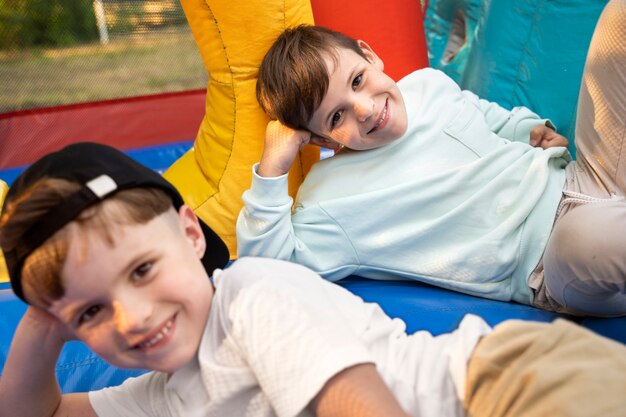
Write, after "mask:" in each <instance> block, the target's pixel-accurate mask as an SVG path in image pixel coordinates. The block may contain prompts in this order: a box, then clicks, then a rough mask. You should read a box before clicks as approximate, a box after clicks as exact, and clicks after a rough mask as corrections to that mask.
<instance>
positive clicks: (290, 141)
mask: <svg viewBox="0 0 626 417" xmlns="http://www.w3.org/2000/svg"><path fill="white" fill-rule="evenodd" d="M310 140H311V133H310V132H307V131H306V130H295V129H291V128H289V127H287V126H285V125H283V124H282V123H280V122H279V121H277V120H272V121H270V122H269V123H268V124H267V128H266V129H265V144H264V147H263V154H262V155H261V162H259V169H258V174H259V175H260V176H262V177H280V176H281V175H285V174H286V173H287V172H289V169H290V168H291V165H293V162H294V161H295V159H296V156H297V155H298V152H299V151H300V148H302V147H303V146H304V145H308V144H309V141H310Z"/></svg>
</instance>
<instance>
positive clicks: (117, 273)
mask: <svg viewBox="0 0 626 417" xmlns="http://www.w3.org/2000/svg"><path fill="white" fill-rule="evenodd" d="M111 236H113V242H110V241H109V242H107V240H106V238H105V237H104V236H103V235H102V234H101V233H98V232H94V231H87V232H86V234H85V235H84V238H82V237H83V236H82V235H81V238H75V239H73V240H72V241H71V243H70V246H69V248H68V254H67V258H66V261H65V263H64V265H63V270H62V276H63V284H64V287H65V295H64V296H63V297H62V298H61V299H60V300H57V301H55V302H54V303H53V304H52V307H51V308H50V309H49V311H50V312H51V313H52V314H53V315H54V316H56V317H57V318H59V319H60V320H61V321H62V322H63V323H65V324H66V325H68V326H69V327H70V329H71V330H72V331H73V333H74V334H75V336H76V337H77V338H78V339H79V340H82V341H83V342H85V343H86V344H87V345H88V346H89V347H90V348H91V349H92V350H93V351H94V352H96V353H97V354H98V355H100V356H101V357H102V358H103V359H105V360H106V361H108V362H109V363H111V364H113V365H116V366H119V367H124V368H143V369H153V370H158V371H163V372H169V373H171V372H174V371H176V370H177V369H179V368H181V367H182V366H184V365H185V364H187V363H188V362H189V361H190V360H191V359H193V357H194V355H195V354H196V351H197V349H198V347H199V344H200V340H201V338H202V334H203V331H204V326H205V324H206V321H207V318H208V314H209V308H210V306H211V300H212V297H213V286H212V284H211V282H210V281H209V278H208V276H207V273H206V272H205V270H204V267H203V266H202V264H201V261H200V258H201V257H202V254H203V253H204V250H205V247H204V245H205V242H204V236H203V234H202V231H201V229H200V226H199V224H198V222H197V219H196V217H195V215H194V214H193V212H192V211H191V209H190V208H189V207H187V206H183V207H182V208H181V209H180V210H179V212H178V213H176V212H175V211H174V209H170V210H169V211H168V212H166V213H164V214H162V215H160V216H157V217H156V218H154V219H152V220H151V221H150V222H148V223H147V224H143V225H141V224H132V225H115V226H113V230H112V231H111Z"/></svg>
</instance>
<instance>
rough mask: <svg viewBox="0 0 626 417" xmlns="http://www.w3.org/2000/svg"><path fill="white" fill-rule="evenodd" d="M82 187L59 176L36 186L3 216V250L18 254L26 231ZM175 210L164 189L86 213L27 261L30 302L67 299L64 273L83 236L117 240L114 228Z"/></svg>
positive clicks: (126, 193) (124, 194) (120, 196)
mask: <svg viewBox="0 0 626 417" xmlns="http://www.w3.org/2000/svg"><path fill="white" fill-rule="evenodd" d="M80 188H81V186H80V184H77V183H74V182H71V181H68V180H64V179H55V178H44V179H42V180H39V181H37V182H36V183H34V184H33V185H32V186H31V187H29V188H28V189H27V190H25V191H24V193H23V194H22V195H21V196H20V197H19V198H17V199H15V200H14V201H12V202H10V203H9V204H7V206H6V207H5V210H4V212H3V214H2V217H0V246H2V248H3V249H4V250H7V251H10V250H14V249H15V248H16V247H17V246H18V245H19V244H20V243H21V241H22V238H23V236H24V234H25V233H26V231H27V230H29V229H30V228H31V227H33V225H35V224H37V223H38V222H39V220H40V219H41V217H42V216H46V215H48V213H49V211H50V209H51V208H52V207H55V206H57V205H58V204H60V203H61V202H62V201H64V200H65V199H66V198H68V196H70V195H72V194H73V193H75V192H76V191H77V190H79V189H80ZM171 207H173V204H172V200H171V198H170V197H169V196H168V195H167V194H165V192H163V191H161V190H158V189H156V188H132V189H129V190H122V191H120V192H118V193H116V194H115V195H113V196H111V197H110V198H108V199H107V200H104V201H103V202H101V203H100V204H96V205H94V206H91V207H89V208H87V209H85V210H84V211H82V212H81V213H80V214H79V215H78V216H77V217H76V218H75V219H74V220H73V221H72V222H71V223H69V224H67V225H66V226H65V227H63V228H61V229H60V230H58V231H57V232H56V233H55V234H54V235H52V236H51V237H50V238H48V239H47V240H46V241H45V242H44V243H43V244H42V245H41V246H39V247H38V248H37V249H35V250H34V251H33V252H32V253H31V254H30V255H29V256H28V257H27V258H26V260H25V262H24V265H23V267H22V287H23V292H24V294H25V295H27V296H28V302H29V303H32V304H35V305H37V306H39V307H44V308H47V307H49V306H50V305H51V303H52V302H53V301H55V300H58V299H60V298H61V297H63V294H64V288H63V280H62V277H61V270H62V268H63V264H64V262H65V258H66V255H67V250H68V247H69V244H70V242H71V241H72V240H74V239H79V238H80V237H81V235H83V236H84V233H85V232H95V233H99V234H101V237H102V238H103V239H105V240H106V241H108V242H112V241H113V233H114V229H111V225H116V224H117V225H120V224H145V223H147V222H149V221H150V220H152V219H153V218H155V217H156V216H158V215H160V214H162V213H164V212H165V211H167V210H168V209H169V208H171Z"/></svg>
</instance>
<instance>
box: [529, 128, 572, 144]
mask: <svg viewBox="0 0 626 417" xmlns="http://www.w3.org/2000/svg"><path fill="white" fill-rule="evenodd" d="M530 145H531V146H534V147H536V148H537V147H541V148H543V149H548V148H553V147H555V146H564V147H566V148H567V146H568V145H569V142H568V141H567V139H566V138H565V137H564V136H563V135H559V134H558V133H556V132H555V131H554V130H552V129H550V128H549V127H548V126H546V125H543V124H541V125H537V126H535V127H533V128H532V129H531V131H530Z"/></svg>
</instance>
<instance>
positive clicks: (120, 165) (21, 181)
mask: <svg viewBox="0 0 626 417" xmlns="http://www.w3.org/2000/svg"><path fill="white" fill-rule="evenodd" d="M42 178H60V179H65V180H69V181H72V182H76V183H79V184H81V185H82V187H81V188H80V190H78V191H77V192H75V193H74V194H71V195H70V196H68V198H67V199H65V201H63V202H62V203H60V204H59V205H57V206H55V207H53V208H52V209H50V211H49V212H48V213H47V214H46V215H44V216H42V217H41V218H40V220H39V221H38V222H37V223H34V224H33V225H32V226H31V228H30V229H29V230H28V231H26V232H25V233H24V235H23V236H22V240H21V242H20V244H19V245H18V247H16V248H14V249H13V250H11V251H5V252H4V256H5V260H6V264H7V268H8V270H9V276H10V279H11V286H12V288H13V291H14V292H15V294H16V295H17V296H18V297H20V298H21V299H22V300H24V301H26V300H25V298H24V293H23V291H22V283H21V281H22V277H21V275H22V267H23V265H24V261H25V260H26V258H27V257H28V256H29V255H30V254H31V253H32V252H33V251H34V250H35V249H37V248H38V247H39V246H41V244H43V243H44V242H45V241H46V240H47V239H48V238H49V237H51V236H52V235H53V234H55V233H56V232H57V231H58V230H60V229H61V228H62V227H63V226H65V225H66V224H68V223H69V222H71V221H72V220H74V219H75V218H76V217H77V216H78V215H79V214H80V213H81V212H82V211H83V210H85V209H86V208H88V207H90V206H92V205H94V204H97V203H99V202H101V201H103V200H105V199H106V198H109V197H111V196H112V195H114V194H115V193H116V192H118V191H121V190H128V189H131V188H157V189H160V190H162V191H164V192H165V193H166V194H167V195H168V196H170V198H171V199H172V203H173V205H174V208H176V209H177V210H178V209H179V208H180V207H181V206H182V205H183V204H184V201H183V198H182V196H181V195H180V193H179V192H178V191H177V190H176V188H175V187H174V186H173V185H172V184H170V183H169V182H168V181H167V180H166V179H164V178H163V177H162V176H161V175H160V174H158V173H157V172H154V171H153V170H151V169H150V168H148V167H146V166H144V165H141V164H140V163H138V162H136V161H135V160H134V159H132V158H131V157H129V156H127V155H125V154H124V153H122V152H120V151H119V150H117V149H115V148H112V147H109V146H106V145H101V144H97V143H90V142H82V143H76V144H73V145H69V146H67V147H65V148H63V149H61V150H60V151H58V152H53V153H50V154H48V155H46V156H44V157H42V158H41V159H39V160H38V161H37V162H35V163H34V164H32V165H31V166H30V167H28V169H26V170H25V171H24V172H23V173H22V174H21V175H20V176H19V177H18V178H17V179H16V180H15V181H14V182H13V184H12V185H11V187H10V188H9V192H8V193H7V195H6V199H5V202H4V207H6V206H7V204H9V203H10V202H11V201H12V200H13V199H14V198H16V197H18V196H19V195H21V194H22V193H23V192H24V191H25V190H26V189H28V187H30V186H31V185H32V184H34V183H35V182H37V181H38V180H40V179H42ZM198 220H199V221H200V225H201V227H202V231H203V233H204V237H205V238H206V243H207V244H206V248H207V249H206V251H205V253H204V256H203V257H202V264H203V265H204V268H205V269H206V271H207V272H208V273H209V275H210V274H212V273H213V270H215V269H216V268H223V267H224V266H225V265H226V264H227V263H228V260H229V253H228V249H227V248H226V245H225V244H224V242H223V241H222V240H221V239H220V238H219V236H218V235H217V234H216V233H215V232H214V231H213V230H211V228H209V226H207V225H206V224H205V223H204V222H203V221H202V220H200V219H198Z"/></svg>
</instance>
